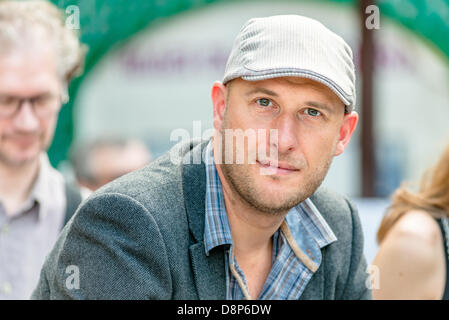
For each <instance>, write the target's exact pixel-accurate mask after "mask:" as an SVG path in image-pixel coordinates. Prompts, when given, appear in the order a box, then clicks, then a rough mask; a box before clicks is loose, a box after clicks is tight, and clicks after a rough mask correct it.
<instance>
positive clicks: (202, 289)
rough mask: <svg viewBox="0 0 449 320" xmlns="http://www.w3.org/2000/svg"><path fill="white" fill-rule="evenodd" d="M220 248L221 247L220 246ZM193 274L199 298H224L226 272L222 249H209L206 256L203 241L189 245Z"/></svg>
mask: <svg viewBox="0 0 449 320" xmlns="http://www.w3.org/2000/svg"><path fill="white" fill-rule="evenodd" d="M220 249H221V248H220ZM190 259H191V263H192V269H193V275H194V279H195V283H196V289H197V291H198V298H199V299H200V300H225V299H226V274H225V265H224V252H223V250H219V249H218V248H217V249H216V250H211V252H210V253H209V256H206V253H205V249H204V243H203V242H198V243H196V244H194V245H192V246H191V247H190Z"/></svg>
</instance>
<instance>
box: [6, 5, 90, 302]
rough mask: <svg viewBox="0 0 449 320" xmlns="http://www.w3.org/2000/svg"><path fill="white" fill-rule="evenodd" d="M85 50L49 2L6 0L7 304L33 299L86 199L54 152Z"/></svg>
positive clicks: (61, 15)
mask: <svg viewBox="0 0 449 320" xmlns="http://www.w3.org/2000/svg"><path fill="white" fill-rule="evenodd" d="M83 59H84V50H83V47H82V46H81V44H80V43H79V41H78V38H77V36H76V34H75V33H74V32H73V30H69V29H66V28H65V27H64V16H63V13H62V12H60V11H59V10H58V9H57V8H56V7H55V6H54V5H52V4H50V3H49V2H47V1H0V299H27V298H29V297H30V295H31V291H32V289H33V288H34V287H35V286H36V283H37V280H38V278H39V271H40V268H41V266H42V263H43V261H44V259H45V256H46V255H47V253H48V252H49V251H50V249H51V248H52V246H53V244H54V242H55V240H56V238H57V236H58V234H59V232H60V230H61V228H62V227H63V224H64V223H65V221H66V220H67V218H68V217H69V216H70V215H71V214H72V213H73V212H74V211H75V209H76V207H77V206H78V204H79V202H80V201H81V195H80V193H79V190H78V189H77V188H75V187H74V186H71V185H69V184H68V183H66V182H65V181H64V178H63V176H62V175H61V174H60V173H59V172H58V171H56V170H55V169H53V168H52V166H51V165H50V162H49V159H48V156H47V154H46V150H47V148H48V147H49V145H50V143H51V141H52V138H53V134H54V131H55V126H56V122H57V119H58V112H59V110H60V108H61V105H62V104H63V103H64V102H65V101H67V99H68V96H67V86H68V84H69V82H70V81H71V80H72V78H73V77H74V76H75V75H77V74H79V72H80V71H81V68H82V65H83Z"/></svg>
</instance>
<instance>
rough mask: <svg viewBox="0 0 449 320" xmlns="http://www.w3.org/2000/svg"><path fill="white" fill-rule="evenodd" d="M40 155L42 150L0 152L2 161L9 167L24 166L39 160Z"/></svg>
mask: <svg viewBox="0 0 449 320" xmlns="http://www.w3.org/2000/svg"><path fill="white" fill-rule="evenodd" d="M39 155H40V151H37V152H27V153H21V154H14V155H5V154H2V153H0V163H2V164H4V165H6V166H8V167H23V166H26V165H29V164H32V163H34V162H35V161H37V160H38V159H39Z"/></svg>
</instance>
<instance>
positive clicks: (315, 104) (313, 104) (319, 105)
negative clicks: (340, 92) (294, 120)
mask: <svg viewBox="0 0 449 320" xmlns="http://www.w3.org/2000/svg"><path fill="white" fill-rule="evenodd" d="M305 104H306V105H308V106H311V107H315V108H320V109H324V110H326V111H327V112H329V113H333V112H334V108H331V107H329V106H328V105H327V104H325V103H321V102H317V101H307V102H306V103H305Z"/></svg>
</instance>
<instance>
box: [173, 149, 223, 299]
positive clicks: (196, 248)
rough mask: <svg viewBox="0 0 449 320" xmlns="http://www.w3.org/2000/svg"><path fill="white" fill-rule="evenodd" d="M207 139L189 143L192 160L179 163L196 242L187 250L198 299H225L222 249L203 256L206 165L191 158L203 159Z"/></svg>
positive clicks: (190, 226) (189, 155)
mask: <svg viewBox="0 0 449 320" xmlns="http://www.w3.org/2000/svg"><path fill="white" fill-rule="evenodd" d="M207 143H208V141H206V142H203V143H198V144H196V145H194V143H192V144H191V152H188V153H187V155H186V157H188V158H189V159H190V160H191V161H190V164H184V165H183V166H182V185H183V193H184V205H185V208H186V213H187V221H188V223H189V229H190V233H191V234H192V237H193V240H194V242H195V243H194V244H193V245H191V246H190V248H189V251H190V259H191V264H192V270H193V273H194V279H195V284H196V289H197V292H198V297H199V299H201V300H214V299H222V300H224V299H225V298H226V275H225V265H224V253H223V250H218V248H217V250H212V251H211V252H210V254H209V256H206V251H205V248H204V243H203V237H204V219H205V216H204V214H205V197H206V172H205V170H206V169H205V166H204V163H203V162H202V161H201V163H199V164H198V163H195V162H193V161H194V160H195V159H202V158H201V155H202V151H203V149H204V148H205V147H206V146H207ZM192 158H193V160H192ZM192 162H193V163H192ZM196 162H198V161H196Z"/></svg>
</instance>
